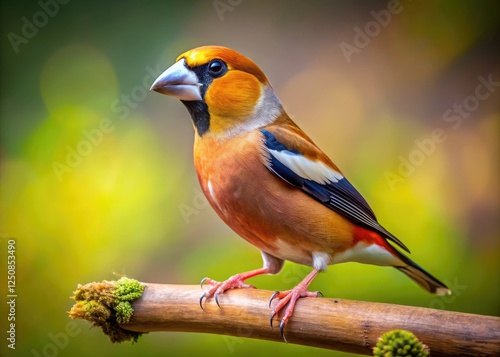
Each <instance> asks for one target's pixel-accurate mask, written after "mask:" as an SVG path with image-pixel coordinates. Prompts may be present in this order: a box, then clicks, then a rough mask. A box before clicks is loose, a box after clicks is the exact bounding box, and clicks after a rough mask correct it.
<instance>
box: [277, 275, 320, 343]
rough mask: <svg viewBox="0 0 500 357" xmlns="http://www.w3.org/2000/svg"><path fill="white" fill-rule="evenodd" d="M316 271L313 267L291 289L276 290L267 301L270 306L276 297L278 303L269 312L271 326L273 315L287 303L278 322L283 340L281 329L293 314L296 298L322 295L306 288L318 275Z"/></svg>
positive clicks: (283, 335)
mask: <svg viewBox="0 0 500 357" xmlns="http://www.w3.org/2000/svg"><path fill="white" fill-rule="evenodd" d="M318 273H319V270H317V269H314V270H313V271H311V272H310V273H309V274H308V275H307V276H306V277H305V278H304V279H303V280H302V281H301V282H300V283H299V284H297V286H295V287H294V288H293V289H291V290H287V291H281V292H278V291H277V292H276V293H274V295H273V296H271V300H270V301H269V306H271V303H272V301H273V300H274V298H278V300H279V301H278V304H277V305H276V306H275V307H274V309H273V311H272V312H271V327H273V319H274V317H275V316H276V315H277V314H278V313H279V312H280V311H281V310H282V309H283V308H284V307H285V305H287V304H288V307H287V308H286V309H285V313H284V314H283V317H282V318H281V322H280V333H281V337H282V338H283V340H285V342H287V341H286V338H285V334H284V332H283V330H284V328H285V326H286V324H287V322H288V320H289V319H290V317H291V316H292V314H293V310H294V308H295V303H296V302H297V300H298V299H300V298H301V297H318V295H323V294H321V293H320V292H319V291H317V292H314V293H313V292H310V291H308V290H307V288H308V287H309V285H310V284H311V282H312V281H313V280H314V278H315V277H316V276H317V275H318Z"/></svg>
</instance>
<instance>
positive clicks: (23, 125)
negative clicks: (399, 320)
mask: <svg viewBox="0 0 500 357" xmlns="http://www.w3.org/2000/svg"><path fill="white" fill-rule="evenodd" d="M46 1H47V2H46V3H47V4H52V7H51V8H50V9H51V10H50V11H51V12H52V14H51V15H50V16H49V15H45V16H44V15H40V12H41V11H43V10H42V7H41V5H40V3H37V2H35V1H29V2H28V1H2V2H1V16H2V18H1V29H2V33H1V34H2V54H1V77H0V78H1V91H0V95H1V109H0V110H1V145H0V159H1V162H0V182H1V191H0V195H1V196H0V210H1V211H0V214H1V216H0V234H1V236H0V237H1V238H0V250H1V252H0V256H1V257H2V258H1V264H2V266H1V267H0V272H1V274H0V284H1V286H2V288H1V291H2V296H1V297H0V300H1V305H0V309H1V316H2V318H1V321H0V327H1V329H0V331H2V338H1V341H2V342H1V346H0V351H1V353H0V354H1V355H2V356H4V355H5V356H11V355H12V356H38V355H42V356H80V355H94V356H136V355H137V356H138V355H140V356H161V355H168V356H181V355H192V354H195V353H196V354H203V355H206V356H215V355H217V356H230V355H231V356H233V355H234V356H255V355H263V356H270V355H282V354H283V355H284V354H286V355H288V356H301V355H310V354H311V353H314V355H315V356H327V355H328V356H344V355H349V354H345V353H341V352H332V351H327V350H321V349H311V348H306V347H300V346H294V345H291V344H288V345H286V344H284V343H272V342H262V341H258V340H253V339H247V338H228V337H224V336H216V335H204V334H191V333H166V332H165V333H153V334H149V335H145V336H143V337H142V338H141V339H140V340H139V343H137V344H134V345H131V344H128V343H124V344H120V345H113V344H111V343H110V342H109V341H108V340H107V338H106V337H105V336H104V335H103V334H102V333H101V331H99V330H97V329H89V325H88V324H87V323H85V322H83V321H75V322H72V321H71V320H70V319H69V318H68V317H67V311H68V310H69V308H70V306H71V304H72V302H71V301H70V300H69V299H68V297H69V296H70V295H71V292H72V291H73V290H74V289H75V287H76V285H77V284H78V283H86V282H90V281H95V280H102V279H114V278H117V276H118V275H121V274H126V275H128V276H130V277H134V278H137V279H139V280H141V281H147V282H158V283H185V284H195V283H197V282H199V281H200V279H201V278H202V277H204V276H210V277H212V278H214V279H219V280H220V279H225V278H227V277H229V276H230V275H233V274H234V273H237V272H241V271H245V270H250V269H254V268H257V267H259V266H260V265H261V261H260V259H261V258H260V254H259V253H258V251H257V250H256V249H254V248H253V247H251V246H250V245H249V244H247V243H246V242H244V241H243V240H241V239H239V238H238V237H236V235H235V234H234V233H233V232H232V231H230V230H229V228H227V227H226V226H224V224H223V223H222V222H221V221H220V220H219V218H218V217H217V216H216V215H215V214H214V213H213V212H212V210H211V208H209V207H208V205H207V203H206V201H205V200H204V199H203V198H202V197H201V196H200V191H199V188H198V183H197V181H196V178H195V173H194V170H193V166H192V157H191V156H192V141H193V138H192V137H193V130H192V128H191V123H190V120H189V116H188V114H187V112H186V111H185V109H184V108H183V106H182V105H181V103H179V102H178V101H176V100H174V99H171V98H167V97H165V96H161V95H159V94H157V93H153V92H149V91H148V90H147V88H148V87H149V85H150V84H151V83H152V81H153V80H154V77H155V76H156V75H157V74H159V73H160V72H161V71H163V70H164V69H165V68H167V67H168V66H169V65H171V64H172V63H173V61H174V60H175V58H176V56H177V55H178V54H180V53H182V52H184V51H185V50H188V49H190V48H193V47H196V46H200V45H206V44H220V45H225V46H228V47H232V48H234V49H236V50H238V51H240V52H242V53H244V54H246V55H248V56H249V57H251V58H252V59H254V60H255V62H256V63H257V64H258V65H259V66H260V67H261V68H262V69H263V71H264V72H265V73H266V74H267V75H268V77H269V79H270V80H271V82H272V83H273V86H274V88H275V90H276V92H277V94H278V96H279V97H280V98H281V100H282V102H283V103H284V105H285V108H286V109H287V111H288V112H289V114H290V115H291V116H292V117H293V118H295V119H296V121H297V123H298V124H299V125H300V126H301V127H302V128H303V129H304V130H305V131H306V132H307V133H308V134H309V135H310V136H311V137H312V138H313V139H314V140H315V141H316V142H317V144H318V145H319V146H320V147H321V148H322V149H323V150H324V151H325V152H326V153H327V154H328V155H330V157H332V159H334V161H335V162H336V163H337V164H338V165H339V167H341V168H342V170H343V172H344V173H345V174H346V175H347V176H348V177H349V179H350V180H351V182H353V183H354V184H355V186H356V187H358V189H359V190H360V191H361V192H362V193H363V195H364V196H365V197H366V198H367V200H368V201H369V202H370V203H371V205H372V207H373V209H374V210H375V212H376V213H377V216H378V218H379V220H380V222H382V224H384V226H386V227H387V228H388V229H389V230H390V231H392V232H393V233H394V234H395V235H397V236H398V237H400V238H401V239H402V241H403V242H405V243H406V245H408V246H409V247H410V249H411V250H412V253H413V254H412V258H414V259H415V260H416V261H417V262H419V263H420V264H421V265H422V266H424V267H425V268H426V269H428V270H429V271H431V272H432V273H433V274H435V275H436V276H437V277H439V278H440V279H442V280H443V281H445V282H446V283H448V284H449V285H450V287H451V289H452V290H453V291H454V295H452V296H450V297H435V296H431V295H429V294H428V293H426V292H425V291H423V290H421V289H420V288H419V287H418V286H416V285H415V284H414V283H413V282H412V281H410V280H409V279H407V278H406V277H405V276H404V275H402V274H401V273H399V272H397V271H396V270H395V269H388V268H379V267H372V266H365V265H360V264H354V263H349V264H342V265H338V266H332V267H330V269H329V270H328V272H327V273H326V274H321V275H320V276H319V277H318V278H317V279H316V280H315V281H314V283H313V284H312V289H317V290H321V291H322V292H323V293H324V295H325V296H327V297H339V298H346V299H359V300H366V301H381V302H388V303H397V304H407V305H416V306H424V307H434V308H441V309H446V310H454V311H466V312H471V313H477V314H489V315H497V316H498V315H500V303H499V301H500V278H499V271H500V263H499V261H500V240H499V234H500V229H499V199H498V197H499V189H498V186H499V182H500V180H499V179H500V177H499V176H500V175H499V152H500V150H499V149H500V147H499V132H500V130H499V129H500V128H499V124H500V122H499V119H500V118H499V109H500V93H499V92H500V91H499V87H498V85H496V87H495V86H494V87H492V92H491V93H490V92H486V91H485V90H484V89H482V91H483V92H481V93H489V95H488V98H486V99H484V100H477V103H478V104H477V105H475V106H473V107H474V110H471V111H467V112H465V113H464V114H463V115H462V116H460V117H459V116H457V114H454V119H453V120H452V121H446V120H445V119H444V118H443V116H445V117H446V115H445V113H446V112H447V111H448V110H450V109H451V110H453V109H454V108H456V107H455V106H456V105H462V104H467V103H468V105H469V107H470V106H471V104H470V103H472V104H474V98H472V99H471V98H470V96H475V90H476V88H477V86H478V85H479V84H480V83H481V82H480V80H479V79H478V78H479V77H482V78H484V79H487V78H488V76H492V78H493V81H495V82H499V81H500V68H499V63H500V56H499V46H498V43H499V38H500V36H499V35H500V28H499V24H500V16H499V6H498V2H496V1H452V0H449V1H409V0H408V1H405V0H402V1H401V3H400V7H399V9H401V11H400V12H399V13H397V14H392V15H391V18H390V20H388V23H387V24H386V26H385V27H381V26H378V29H379V30H378V31H377V26H376V25H375V27H373V26H374V25H373V24H372V25H369V24H370V21H373V20H374V15H373V12H372V11H374V12H375V13H380V11H382V10H384V9H387V8H388V3H387V2H386V1H362V2H360V1H356V2H353V1H308V2H305V1H295V0H290V1H250V0H243V1H237V0H232V1H230V0H220V1H219V2H218V3H219V4H220V3H225V4H227V5H226V8H225V9H226V11H225V12H223V13H222V12H221V11H222V10H219V12H218V11H217V10H216V7H215V6H214V3H216V4H217V2H216V1H213V0H203V1H146V2H139V1H120V2H118V1H114V2H113V1H109V2H98V1H79V0H71V1H69V2H67V3H66V4H59V5H57V7H58V8H57V9H56V7H54V5H53V4H55V2H54V1H51V0H46ZM42 3H43V0H42ZM231 4H232V5H231ZM219 6H222V5H219ZM45 20H46V21H45ZM27 22H30V23H33V22H36V23H38V24H39V25H40V26H37V27H36V28H31V29H30V28H28V25H25V24H26V23H27ZM367 25H368V31H371V33H372V34H373V36H371V37H370V38H369V39H368V40H366V39H365V42H364V43H363V44H362V46H360V47H358V50H357V52H356V53H353V54H352V55H351V56H350V57H349V58H346V56H345V55H344V54H343V52H342V49H341V44H342V43H347V44H350V45H354V39H355V35H356V33H357V29H358V28H359V29H360V30H361V31H365V30H364V29H365V27H366V26H367ZM370 26H372V27H370ZM23 27H25V28H24V35H23ZM370 29H371V30H370ZM13 34H14V35H13ZM13 36H14V37H13ZM15 36H23V37H24V40H23V41H22V42H18V41H19V37H15ZM13 38H16V39H17V40H13ZM13 42H14V45H13ZM467 98H469V99H467ZM464 101H466V102H465V103H464ZM458 120H460V121H458ZM436 129H442V131H443V133H444V135H445V139H443V140H442V142H439V143H435V144H433V145H431V146H432V147H431V146H427V153H425V154H419V153H418V152H417V150H418V143H419V142H420V143H423V142H426V143H428V144H429V138H431V136H432V134H431V133H432V132H433V131H434V130H436ZM99 130H100V134H99ZM425 140H427V141H425ZM92 141H93V143H91V144H89V143H90V142H92ZM429 145H430V144H429ZM75 152H76V153H78V152H79V153H80V156H76V154H75ZM402 159H404V160H408V161H411V160H413V162H414V163H415V165H413V166H414V167H413V169H412V172H409V171H406V172H403V171H400V170H401V169H403V168H402V167H400V165H401V162H402V161H401V160H402ZM391 175H392V176H391ZM396 175H399V176H396ZM388 178H391V179H388ZM395 178H396V180H395ZM8 239H15V240H16V262H17V287H16V289H17V294H18V298H17V306H16V307H17V313H16V318H17V319H16V328H17V344H16V350H15V351H12V350H9V349H7V348H6V339H5V337H6V334H5V333H4V332H3V331H6V330H5V328H6V326H7V321H6V312H7V310H6V307H7V305H6V303H5V300H6V293H5V294H4V291H6V290H5V289H4V287H6V285H7V283H6V277H7V270H6V255H7V252H6V250H7V241H8ZM308 271H309V269H306V268H304V267H301V266H297V265H295V264H292V263H287V265H286V266H285V270H284V271H283V272H282V273H281V274H280V275H278V276H263V277H258V278H255V279H253V280H252V281H251V282H252V283H254V284H255V285H257V286H258V287H260V288H264V289H270V290H278V289H286V288H290V287H291V286H292V285H293V284H294V283H297V282H298V281H299V280H300V279H301V278H302V277H303V276H305V274H306V273H307V272H308ZM114 274H117V275H114ZM65 331H66V332H65ZM67 331H69V332H71V333H69V334H68V333H67ZM63 333H65V334H66V335H67V336H68V337H67V341H66V340H65V341H66V342H65V343H64V344H63V345H61V347H57V346H56V348H54V347H51V346H54V343H53V341H52V340H51V336H61V334H63ZM353 333H355V332H353ZM63 340H64V339H63ZM61 341H62V340H61Z"/></svg>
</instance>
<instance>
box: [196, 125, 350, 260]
mask: <svg viewBox="0 0 500 357" xmlns="http://www.w3.org/2000/svg"><path fill="white" fill-rule="evenodd" d="M262 141H263V136H262V133H261V132H259V131H253V132H250V133H248V134H245V135H243V136H238V137H236V138H232V139H228V140H224V141H218V140H216V139H214V137H213V136H210V135H204V136H203V137H202V138H200V137H198V136H197V137H196V139H195V150H194V156H195V158H194V159H195V167H196V171H197V174H198V179H199V181H200V184H201V187H202V190H203V192H204V193H205V195H206V196H207V199H208V201H209V202H210V204H211V205H212V207H213V208H214V210H215V211H216V212H217V213H218V215H219V216H220V217H221V218H222V220H223V221H224V222H225V223H226V224H227V225H228V226H229V227H231V228H232V229H233V230H234V231H235V232H236V233H238V234H239V235H240V236H241V237H242V238H244V239H245V240H247V241H248V242H250V243H251V244H253V245H254V246H256V247H258V248H259V249H261V250H263V251H265V252H267V253H269V254H271V255H274V256H276V257H278V258H281V259H285V260H290V261H293V262H296V263H300V264H306V265H311V266H312V264H313V261H312V255H313V254H312V253H313V252H325V253H328V254H329V255H331V256H333V255H334V254H335V253H336V252H341V251H344V250H345V249H347V248H349V247H350V246H351V245H352V244H353V230H354V225H353V224H352V223H351V222H350V221H348V220H347V219H346V218H344V217H343V216H340V215H339V214H337V213H336V212H334V211H332V210H331V209H329V208H327V207H325V206H323V205H322V204H320V203H319V202H317V201H316V200H315V199H313V198H311V197H309V196H308V195H306V194H304V193H303V192H302V191H300V190H298V189H297V188H295V187H293V186H291V185H290V184H288V183H287V182H285V181H283V180H282V179H281V178H279V177H278V176H276V175H275V174H273V173H271V172H270V171H269V170H268V169H267V168H266V166H265V164H264V160H265V157H264V153H263V145H262Z"/></svg>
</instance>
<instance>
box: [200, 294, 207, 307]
mask: <svg viewBox="0 0 500 357" xmlns="http://www.w3.org/2000/svg"><path fill="white" fill-rule="evenodd" d="M204 298H206V296H205V294H203V295H201V298H200V307H201V309H202V310H203V311H205V309H204V308H203V299H204Z"/></svg>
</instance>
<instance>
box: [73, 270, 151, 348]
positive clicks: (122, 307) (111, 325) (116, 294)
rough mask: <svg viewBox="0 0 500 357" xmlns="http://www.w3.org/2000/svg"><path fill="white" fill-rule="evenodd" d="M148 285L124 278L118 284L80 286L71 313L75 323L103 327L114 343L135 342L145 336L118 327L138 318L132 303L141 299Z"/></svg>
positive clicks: (100, 283)
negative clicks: (86, 322) (134, 315)
mask: <svg viewBox="0 0 500 357" xmlns="http://www.w3.org/2000/svg"><path fill="white" fill-rule="evenodd" d="M143 291H144V285H142V284H141V283H139V282H138V281H137V280H134V279H129V278H126V277H123V278H121V279H119V280H118V281H106V280H104V281H102V282H94V283H89V284H85V285H78V287H77V289H76V291H75V292H74V296H73V297H72V299H73V300H75V301H76V303H75V305H73V307H72V308H71V310H70V311H69V316H70V317H71V318H72V319H84V320H88V321H90V322H92V323H93V326H98V327H100V328H101V329H102V330H103V332H104V333H105V334H106V335H108V337H109V339H110V340H111V342H124V341H130V340H131V341H133V342H137V339H138V338H139V336H140V335H141V334H142V333H139V332H133V331H127V330H124V329H122V328H121V327H120V326H119V325H118V324H123V323H127V322H129V321H130V319H131V318H132V316H133V314H134V310H133V308H132V305H131V304H130V303H131V302H132V301H134V300H136V299H138V298H140V297H141V296H142V293H143Z"/></svg>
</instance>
